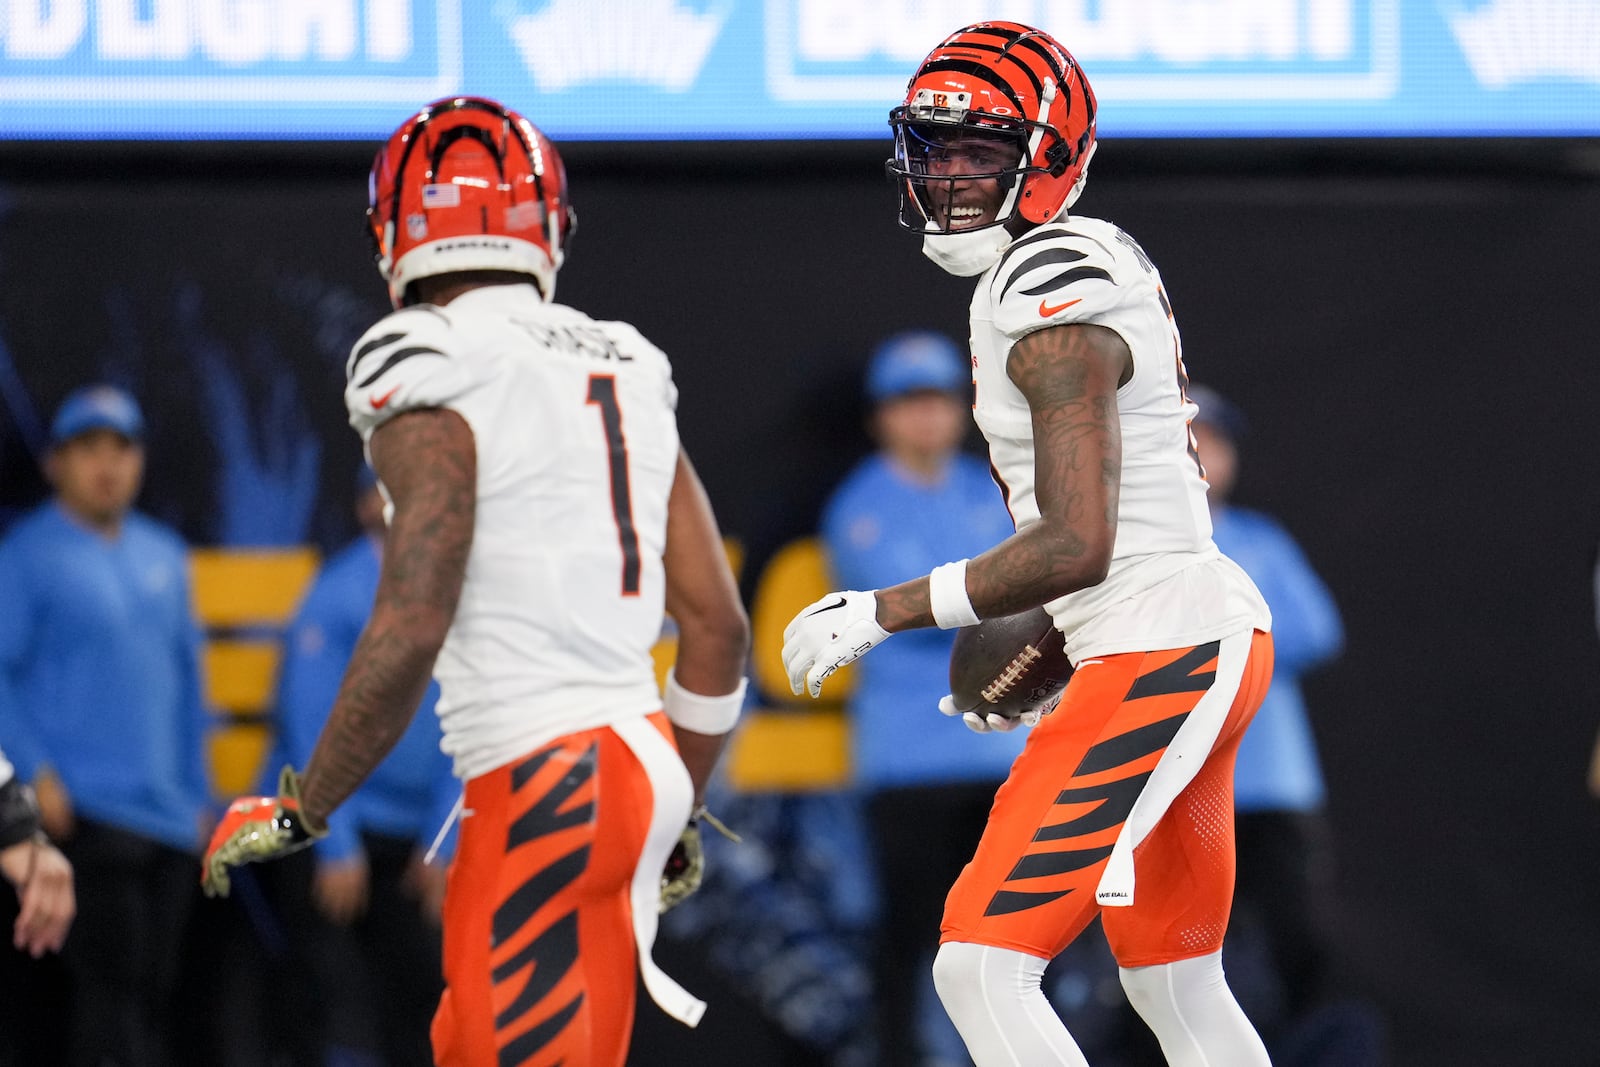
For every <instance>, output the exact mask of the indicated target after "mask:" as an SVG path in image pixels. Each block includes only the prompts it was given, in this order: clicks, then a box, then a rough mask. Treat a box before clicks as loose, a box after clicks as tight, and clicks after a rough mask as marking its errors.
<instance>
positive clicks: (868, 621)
mask: <svg viewBox="0 0 1600 1067" xmlns="http://www.w3.org/2000/svg"><path fill="white" fill-rule="evenodd" d="M888 637H889V631H888V630H885V629H884V628H883V627H881V626H879V625H878V595H877V593H876V592H866V593H859V592H856V591H855V590H845V591H843V592H837V593H829V594H828V595H827V596H825V597H823V598H822V599H821V600H818V601H817V602H816V603H814V604H811V605H809V606H807V607H806V608H804V609H803V610H801V612H800V613H799V614H798V615H796V616H795V617H794V618H793V619H790V620H789V625H788V626H785V627H784V628H783V669H784V670H785V671H787V672H788V674H789V688H790V689H792V690H793V691H794V695H795V696H799V695H800V690H801V689H802V687H803V688H805V689H806V690H807V691H809V692H810V693H811V695H812V696H813V697H818V696H821V695H822V683H823V682H825V681H826V680H827V679H828V677H829V676H830V675H832V674H833V672H834V671H836V670H838V669H839V668H840V667H843V666H844V665H845V664H847V663H853V662H854V661H856V660H858V659H860V658H861V657H862V656H864V655H866V654H867V652H869V651H870V650H871V649H873V648H874V647H876V646H877V645H881V644H882V643H883V642H884V641H885V640H887V639H888Z"/></svg>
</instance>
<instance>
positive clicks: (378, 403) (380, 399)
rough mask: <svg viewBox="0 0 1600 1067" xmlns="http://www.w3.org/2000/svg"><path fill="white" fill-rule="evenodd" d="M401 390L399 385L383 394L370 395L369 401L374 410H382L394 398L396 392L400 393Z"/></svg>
mask: <svg viewBox="0 0 1600 1067" xmlns="http://www.w3.org/2000/svg"><path fill="white" fill-rule="evenodd" d="M399 391H400V387H399V386H398V385H397V386H395V387H394V388H393V389H390V390H389V391H388V392H387V393H384V394H383V395H382V396H374V397H369V398H368V401H367V402H368V403H370V404H371V405H372V410H373V411H382V410H383V406H384V405H385V404H387V403H388V402H389V401H390V400H392V399H394V394H396V393H398V392H399Z"/></svg>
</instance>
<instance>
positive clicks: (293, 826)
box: [200, 767, 328, 897]
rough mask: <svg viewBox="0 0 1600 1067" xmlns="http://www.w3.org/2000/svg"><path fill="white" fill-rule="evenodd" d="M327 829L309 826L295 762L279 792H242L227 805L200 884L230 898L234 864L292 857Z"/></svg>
mask: <svg viewBox="0 0 1600 1067" xmlns="http://www.w3.org/2000/svg"><path fill="white" fill-rule="evenodd" d="M327 833H328V830H327V827H323V828H322V829H320V830H314V829H312V828H311V827H310V826H308V825H306V820H305V817H304V816H303V815H302V814H301V813H300V776H299V775H297V774H295V772H294V768H293V767H284V769H283V773H282V774H281V775H279V777H278V795H277V796H275V797H240V798H239V799H238V800H235V801H234V802H233V803H232V804H230V805H228V810H227V811H226V812H224V813H223V816H222V821H221V822H219V823H218V824H217V829H216V832H214V833H213V834H212V835H211V844H210V845H209V846H207V848H206V858H205V862H204V864H203V866H202V869H201V872H200V884H201V886H202V887H204V889H205V891H206V896H208V897H225V896H227V895H228V888H229V881H228V868H229V867H238V866H240V865H241V864H245V863H260V862H261V861H262V860H271V859H277V858H278V857H279V856H287V855H288V854H289V853H291V852H298V851H300V850H301V849H303V848H307V847H309V846H310V845H311V843H312V842H313V841H315V840H316V839H317V838H319V837H326V836H327Z"/></svg>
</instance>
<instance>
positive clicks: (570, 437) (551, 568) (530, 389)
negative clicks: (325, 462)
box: [345, 285, 678, 779]
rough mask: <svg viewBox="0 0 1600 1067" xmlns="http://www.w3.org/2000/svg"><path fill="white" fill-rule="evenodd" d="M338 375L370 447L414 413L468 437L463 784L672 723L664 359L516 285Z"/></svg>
mask: <svg viewBox="0 0 1600 1067" xmlns="http://www.w3.org/2000/svg"><path fill="white" fill-rule="evenodd" d="M346 372H347V373H346V377H347V384H346V387H345V403H346V406H347V407H348V409H349V412H350V424H351V425H352V426H354V427H355V428H356V430H357V431H358V432H359V433H360V434H361V438H362V441H363V442H370V440H371V437H372V433H373V431H374V430H376V429H377V428H378V427H379V426H381V425H383V423H384V422H385V421H387V420H388V419H390V418H392V417H394V416H395V415H397V414H399V413H401V412H405V411H411V410H413V409H416V408H435V407H443V408H449V409H451V410H452V411H456V412H458V413H460V415H461V416H462V417H463V418H464V419H465V420H466V421H467V424H468V425H469V426H470V427H471V428H472V433H473V437H474V439H475V443H476V448H477V461H478V503H477V521H476V524H475V528H474V533H473V541H472V549H471V553H470V555H469V557H468V560H467V573H466V582H465V585H464V587H463V589H462V592H461V602H460V605H459V607H458V608H457V611H456V616H455V621H454V622H453V623H452V624H451V627H450V633H449V636H448V637H447V639H446V640H445V644H444V648H443V650H442V651H441V652H440V654H439V659H438V662H437V664H436V666H435V668H434V676H435V677H436V678H437V679H438V681H439V686H440V698H439V703H438V714H439V719H440V723H441V725H442V727H443V731H444V741H443V747H444V750H445V751H446V752H448V753H449V754H450V755H451V756H452V757H453V758H454V760H455V770H456V773H457V774H458V775H459V776H460V777H462V778H463V779H466V778H472V777H475V776H477V775H480V774H483V773H485V772H486V771H489V770H492V769H494V768H495V767H498V766H500V765H502V764H504V763H506V762H508V761H510V760H512V759H515V758H516V757H518V756H520V755H523V754H524V753H527V752H528V751H530V750H531V749H534V748H536V747H538V746H540V745H542V744H545V743H547V742H549V741H551V740H554V739H555V738H556V737H558V736H560V735H562V734H566V733H571V732H573V731H574V730H585V729H592V728H594V727H598V726H604V725H609V724H611V723H615V722H618V721H620V720H622V719H624V718H628V717H631V716H636V715H639V714H643V713H649V712H651V711H654V710H656V709H658V708H660V706H661V694H660V691H659V689H658V688H657V685H656V678H655V668H654V665H653V662H652V659H651V655H650V649H651V646H652V645H654V643H655V641H656V639H657V638H658V637H659V636H660V632H661V621H662V611H663V604H664V599H665V577H664V569H663V566H662V561H661V555H662V552H663V550H664V548H665V545H666V529H667V498H668V495H669V494H670V492H671V489H672V482H673V477H674V475H675V473H676V470H677V460H678V427H677V416H676V406H677V387H676V386H675V385H674V384H673V381H672V368H671V366H670V364H669V363H668V361H667V357H666V356H665V354H663V353H662V352H661V350H660V349H658V348H656V347H655V346H654V345H652V344H651V343H650V342H648V341H646V340H645V339H644V338H643V337H642V336H641V335H640V334H639V332H638V331H637V330H635V329H634V328H633V327H632V326H629V325H627V324H626V323H621V322H600V321H596V320H594V319H591V318H589V317H588V316H587V315H585V314H583V313H582V312H580V311H577V310H575V309H573V308H569V307H566V306H564V305H561V304H549V303H545V302H544V301H543V300H542V299H541V298H540V296H539V293H538V290H537V289H535V288H534V287H533V286H532V285H509V286H493V287H488V288H482V289H475V290H471V291H469V292H467V293H466V294H464V295H462V296H460V297H458V298H456V299H455V300H453V301H451V303H450V304H449V305H448V306H447V307H433V306H430V305H418V306H415V307H409V308H405V309H403V310H400V311H396V312H394V313H393V314H390V315H388V316H386V317H385V318H384V319H382V320H381V321H380V322H378V324H377V325H375V326H373V327H372V328H371V329H370V330H368V331H367V332H366V334H365V335H364V336H363V337H362V338H361V339H360V340H359V341H357V342H356V345H355V348H354V350H353V352H352V353H351V356H350V361H349V363H348V365H347V367H346Z"/></svg>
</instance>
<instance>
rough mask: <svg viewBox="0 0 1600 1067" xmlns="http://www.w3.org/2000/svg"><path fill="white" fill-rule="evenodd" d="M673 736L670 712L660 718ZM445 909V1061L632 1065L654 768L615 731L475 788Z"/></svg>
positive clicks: (528, 1066)
mask: <svg viewBox="0 0 1600 1067" xmlns="http://www.w3.org/2000/svg"><path fill="white" fill-rule="evenodd" d="M650 721H651V723H652V724H653V725H654V726H655V727H656V729H658V730H660V731H661V733H662V734H663V735H665V736H666V737H668V738H669V739H670V738H671V736H672V731H671V728H670V727H669V726H668V724H667V720H666V716H664V715H662V714H660V713H657V714H655V715H652V716H650ZM464 804H465V811H466V813H467V814H466V816H465V817H464V818H463V819H462V823H461V836H460V842H459V844H458V846H457V849H456V857H455V862H454V863H453V864H452V865H451V868H450V876H449V882H448V885H447V888H446V891H445V905H444V978H445V992H444V995H443V997H442V998H441V999H440V1001H439V1010H438V1012H437V1013H436V1014H435V1015H434V1019H433V1055H434V1060H435V1062H436V1063H437V1064H438V1067H556V1065H562V1067H622V1064H623V1062H624V1060H625V1059H626V1057H627V1051H628V1038H629V1035H630V1034H631V1033H632V1030H633V1012H634V999H635V984H636V982H637V968H636V960H637V948H636V945H635V941H634V929H633V911H632V907H631V905H630V903H629V889H630V885H631V883H632V880H633V874H634V869H635V867H636V866H637V865H638V861H639V855H640V851H641V850H642V849H643V847H644V842H645V836H646V832H647V830H648V829H649V826H650V817H651V811H652V805H653V791H652V789H651V786H650V781H649V778H648V777H647V776H646V774H645V771H644V768H643V767H642V766H640V764H639V761H638V759H637V758H636V757H635V756H634V754H633V752H632V750H631V749H629V748H628V746H627V744H626V743H625V742H624V741H623V740H622V739H621V738H620V737H618V736H617V735H616V734H615V733H614V732H612V730H610V729H609V728H601V729H596V730H586V731H584V732H582V733H576V734H569V735H567V736H566V737H563V738H561V739H560V740H558V741H555V742H553V743H552V744H550V745H547V746H545V747H544V748H541V749H539V750H537V751H535V752H533V753H532V754H531V755H528V756H526V757H524V758H522V759H519V760H516V761H514V762H512V763H510V764H507V765H506V766H504V767H500V768H497V769H496V770H493V771H490V772H489V773H488V774H484V775H481V776H480V777H477V778H474V779H472V780H471V781H469V782H467V784H466V797H465V801H464Z"/></svg>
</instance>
